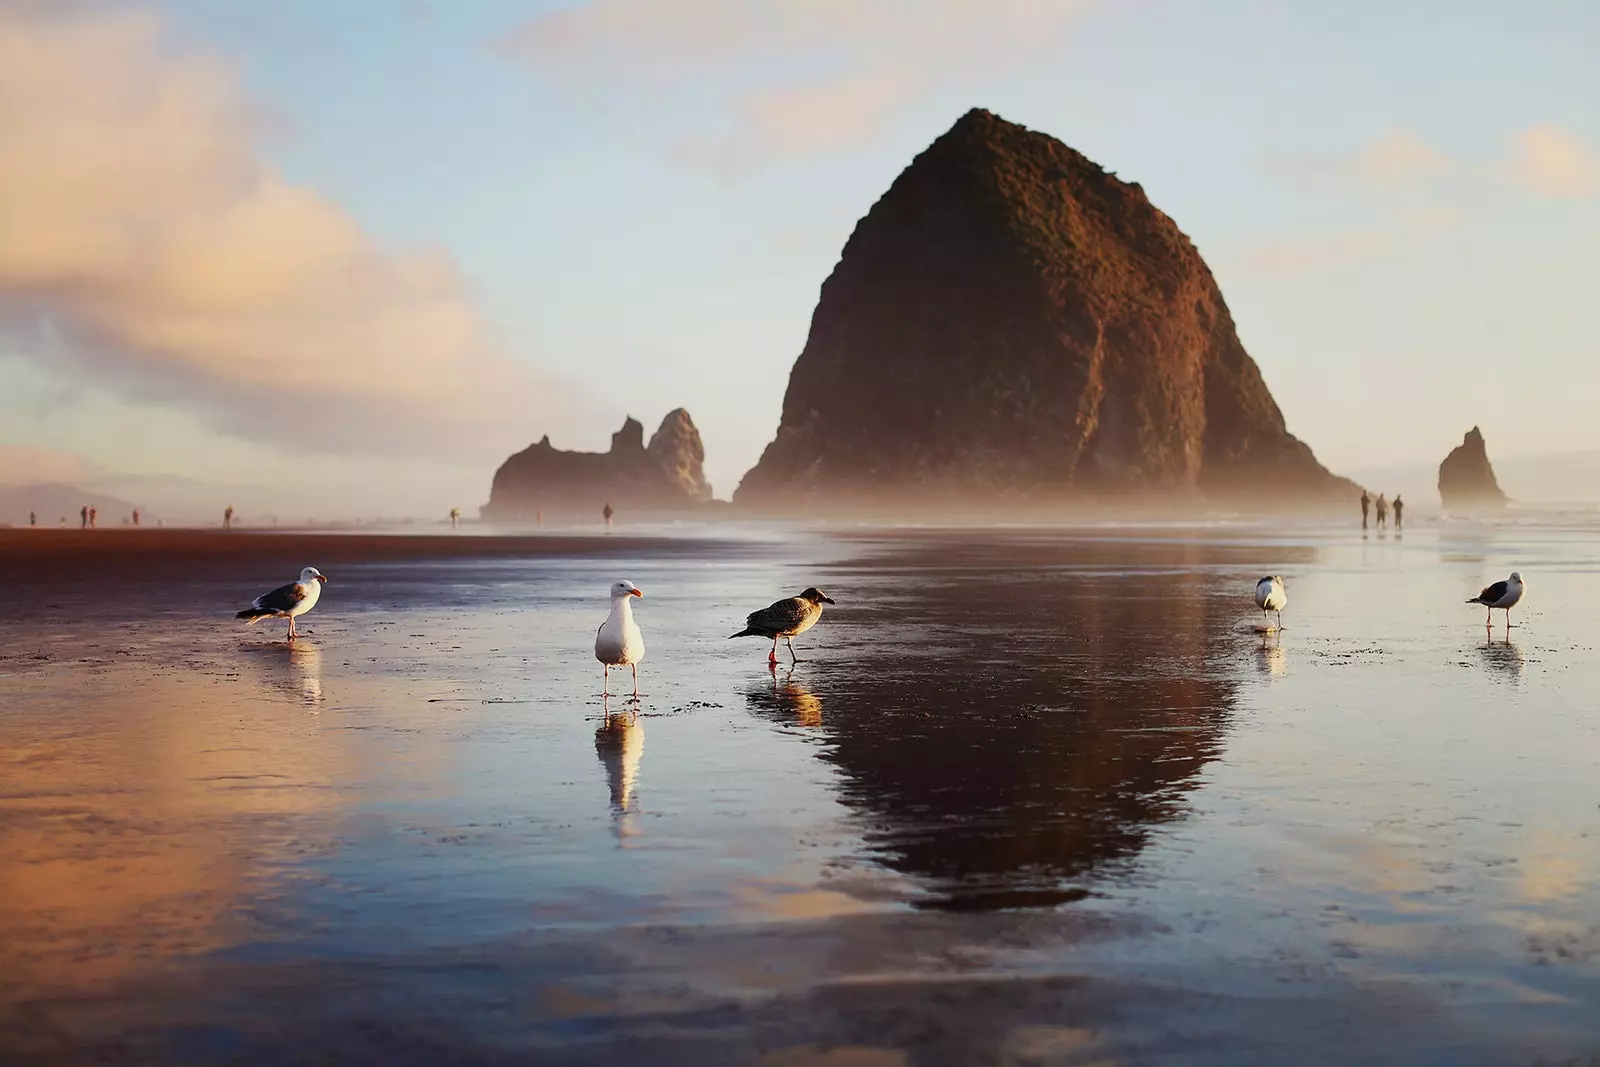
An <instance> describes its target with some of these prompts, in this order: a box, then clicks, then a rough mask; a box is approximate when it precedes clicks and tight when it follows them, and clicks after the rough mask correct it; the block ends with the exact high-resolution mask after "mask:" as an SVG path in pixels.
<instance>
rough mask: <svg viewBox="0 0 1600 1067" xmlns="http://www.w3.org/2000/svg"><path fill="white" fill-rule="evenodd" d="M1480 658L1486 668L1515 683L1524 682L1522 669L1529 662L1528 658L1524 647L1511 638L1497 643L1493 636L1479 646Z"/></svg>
mask: <svg viewBox="0 0 1600 1067" xmlns="http://www.w3.org/2000/svg"><path fill="white" fill-rule="evenodd" d="M1478 656H1479V657H1480V658H1481V659H1482V660H1483V665H1484V666H1485V667H1487V668H1489V669H1490V670H1491V671H1493V672H1495V673H1496V674H1500V675H1504V676H1505V677H1506V678H1509V679H1510V680H1511V681H1513V682H1517V681H1521V680H1522V668H1523V667H1524V666H1525V665H1526V664H1527V662H1528V659H1527V656H1525V655H1524V654H1523V652H1522V646H1520V645H1518V644H1516V643H1515V642H1514V641H1512V640H1511V639H1510V638H1509V637H1508V638H1505V639H1503V640H1499V641H1497V640H1495V639H1494V637H1492V636H1491V637H1490V638H1489V639H1488V640H1487V641H1485V642H1484V643H1483V644H1481V645H1479V646H1478Z"/></svg>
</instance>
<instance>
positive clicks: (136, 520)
mask: <svg viewBox="0 0 1600 1067" xmlns="http://www.w3.org/2000/svg"><path fill="white" fill-rule="evenodd" d="M133 524H134V525H135V526H137V525H139V509H138V508H134V509H133Z"/></svg>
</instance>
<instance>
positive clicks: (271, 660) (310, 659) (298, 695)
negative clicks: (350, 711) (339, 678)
mask: <svg viewBox="0 0 1600 1067" xmlns="http://www.w3.org/2000/svg"><path fill="white" fill-rule="evenodd" d="M257 652H258V655H259V657H260V658H258V659H256V660H255V662H256V663H257V664H259V665H260V666H261V667H262V670H263V672H264V673H265V675H266V678H267V680H268V681H270V682H271V683H272V685H273V686H275V687H276V688H278V689H280V690H282V691H283V692H284V693H285V694H287V695H288V697H289V699H290V700H292V701H294V702H295V703H297V704H303V705H304V706H306V707H308V708H312V709H314V710H319V711H320V710H321V708H322V705H323V703H324V702H325V700H326V698H325V697H324V696H323V693H322V650H321V649H320V648H318V647H317V646H316V645H314V644H309V643H306V642H296V643H295V644H292V645H290V644H283V643H274V644H271V645H263V646H261V648H260V649H258V650H257Z"/></svg>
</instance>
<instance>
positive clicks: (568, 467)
mask: <svg viewBox="0 0 1600 1067" xmlns="http://www.w3.org/2000/svg"><path fill="white" fill-rule="evenodd" d="M705 456H706V452H705V446H704V445H703V444H701V442H700V431H699V430H697V429H695V426H694V420H693V419H691V418H690V417H689V413H688V412H687V411H685V410H683V409H682V408H678V409H677V410H675V411H672V412H670V413H669V414H668V415H667V417H666V418H665V419H662V420H661V428H660V429H658V430H657V431H656V432H655V435H654V436H653V437H651V438H650V444H649V445H648V446H646V445H645V443H644V426H642V425H641V424H640V423H639V421H638V420H637V419H634V418H629V419H627V420H626V421H624V422H623V424H622V429H620V430H618V431H617V432H616V433H614V434H612V435H611V450H610V451H608V452H564V451H562V450H560V449H558V448H556V447H555V446H554V445H552V444H551V443H550V438H549V436H548V435H547V436H545V437H543V438H541V439H540V441H539V443H538V444H535V445H530V446H528V447H527V448H525V449H523V450H522V451H521V452H518V453H517V454H516V455H514V456H512V457H511V458H510V459H508V460H506V461H505V462H504V463H502V464H501V465H500V469H499V470H497V471H495V473H494V484H493V487H492V488H491V489H490V491H489V502H488V503H487V504H485V505H484V506H483V507H482V508H481V509H480V511H481V514H482V516H483V518H485V519H487V520H489V521H492V522H521V521H527V520H530V519H532V518H534V517H535V515H537V514H538V513H540V512H543V513H544V514H546V515H549V516H552V517H554V516H559V515H562V514H568V513H574V512H581V513H584V514H587V513H589V512H596V513H597V512H598V511H599V510H600V509H601V508H602V507H604V506H605V505H606V504H607V503H610V504H611V505H612V506H613V507H615V508H616V509H617V510H618V511H619V512H622V513H625V514H635V515H637V514H642V513H654V514H659V513H662V512H682V511H688V510H692V509H694V508H696V507H698V506H699V505H702V504H704V503H706V502H707V501H709V500H710V499H711V486H710V485H708V484H706V479H705V474H704V472H703V471H702V469H701V465H702V464H703V463H704V462H705Z"/></svg>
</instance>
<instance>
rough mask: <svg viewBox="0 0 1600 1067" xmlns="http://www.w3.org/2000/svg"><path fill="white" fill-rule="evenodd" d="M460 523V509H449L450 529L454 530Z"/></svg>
mask: <svg viewBox="0 0 1600 1067" xmlns="http://www.w3.org/2000/svg"><path fill="white" fill-rule="evenodd" d="M460 523H461V509H460V508H451V509H450V529H452V530H454V529H455V528H456V527H457V526H458V525H460Z"/></svg>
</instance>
